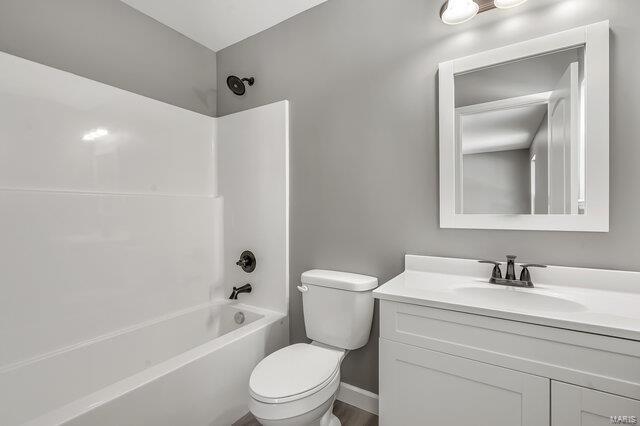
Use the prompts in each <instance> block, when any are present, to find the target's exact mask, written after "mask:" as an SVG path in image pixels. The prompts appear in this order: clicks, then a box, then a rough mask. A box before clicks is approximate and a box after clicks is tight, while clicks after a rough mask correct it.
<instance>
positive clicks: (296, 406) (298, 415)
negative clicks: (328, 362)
mask: <svg viewBox="0 0 640 426" xmlns="http://www.w3.org/2000/svg"><path fill="white" fill-rule="evenodd" d="M339 386H340V370H337V371H336V372H335V374H334V375H333V377H332V378H331V381H330V382H329V383H327V384H326V385H325V386H324V387H321V388H317V389H316V392H315V393H312V394H308V395H306V396H304V397H302V396H300V397H299V398H298V399H293V400H291V401H287V402H277V403H276V402H271V403H269V402H263V401H259V400H257V399H256V398H254V397H253V396H251V397H250V398H249V411H251V413H252V414H253V415H254V416H255V417H256V418H257V419H258V420H259V421H260V422H261V423H262V424H281V422H283V423H282V424H287V425H289V424H290V425H301V424H307V423H308V422H310V421H312V420H314V419H315V418H317V417H320V416H322V414H323V413H324V412H325V411H327V410H328V409H330V408H331V404H333V401H334V399H335V396H336V394H337V393H338V387H339ZM305 417H306V420H304V418H305ZM265 420H266V421H268V422H271V421H275V422H276V423H265V422H264V421H265Z"/></svg>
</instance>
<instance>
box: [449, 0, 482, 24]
mask: <svg viewBox="0 0 640 426" xmlns="http://www.w3.org/2000/svg"><path fill="white" fill-rule="evenodd" d="M478 9H479V6H478V3H476V2H475V1H473V0H449V1H448V2H447V4H446V8H445V9H444V11H443V12H442V13H441V14H440V18H441V19H442V22H444V23H445V24H448V25H457V24H462V23H463V22H467V21H468V20H469V19H471V18H473V17H474V16H476V14H477V13H478Z"/></svg>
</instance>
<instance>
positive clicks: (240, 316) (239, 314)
mask: <svg viewBox="0 0 640 426" xmlns="http://www.w3.org/2000/svg"><path fill="white" fill-rule="evenodd" d="M233 319H234V320H235V321H236V324H242V323H243V322H244V314H243V313H242V312H236V314H235V315H234V316H233Z"/></svg>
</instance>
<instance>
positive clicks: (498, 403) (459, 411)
mask: <svg viewBox="0 0 640 426" xmlns="http://www.w3.org/2000/svg"><path fill="white" fill-rule="evenodd" d="M549 398H550V396H549V380H548V379H545V378H542V377H538V376H533V375H530V374H525V373H521V372H517V371H513V370H508V369H505V368H501V367H496V366H494V365H489V364H484V363H481V362H477V361H472V360H469V359H466V358H459V357H456V356H452V355H448V354H444V353H440V352H434V351H430V350H427V349H422V348H417V347H415V346H409V345H405V344H402V343H396V342H391V341H389V340H386V339H380V423H381V424H382V425H387V426H395V425H418V424H422V425H445V424H447V425H477V426H485V425H486V426H517V425H521V426H548V425H549Z"/></svg>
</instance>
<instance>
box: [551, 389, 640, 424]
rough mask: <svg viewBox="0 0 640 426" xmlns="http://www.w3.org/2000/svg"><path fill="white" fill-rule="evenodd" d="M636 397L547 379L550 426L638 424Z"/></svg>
mask: <svg viewBox="0 0 640 426" xmlns="http://www.w3.org/2000/svg"><path fill="white" fill-rule="evenodd" d="M638 422H640V401H637V400H635V399H629V398H624V397H622V396H617V395H612V394H610V393H604V392H598V391H595V390H592V389H587V388H583V387H580V386H574V385H568V384H566V383H561V382H556V381H552V382H551V424H552V426H604V425H611V424H640V423H638Z"/></svg>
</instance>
